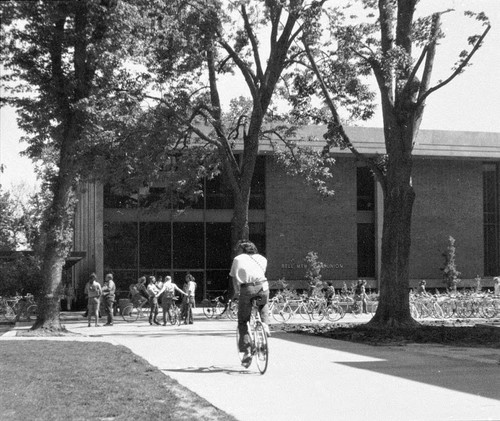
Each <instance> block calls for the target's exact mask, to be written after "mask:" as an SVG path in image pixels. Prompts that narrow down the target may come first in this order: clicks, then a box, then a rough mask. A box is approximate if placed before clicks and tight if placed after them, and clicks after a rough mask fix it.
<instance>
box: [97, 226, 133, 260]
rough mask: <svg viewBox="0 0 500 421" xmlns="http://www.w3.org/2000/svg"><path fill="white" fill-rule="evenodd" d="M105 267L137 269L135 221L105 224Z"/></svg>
mask: <svg viewBox="0 0 500 421" xmlns="http://www.w3.org/2000/svg"><path fill="white" fill-rule="evenodd" d="M104 267H105V268H109V269H137V224H136V223H135V222H107V223H105V224H104Z"/></svg>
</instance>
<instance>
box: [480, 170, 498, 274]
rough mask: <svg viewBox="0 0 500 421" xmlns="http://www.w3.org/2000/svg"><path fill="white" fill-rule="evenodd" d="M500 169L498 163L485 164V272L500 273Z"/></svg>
mask: <svg viewBox="0 0 500 421" xmlns="http://www.w3.org/2000/svg"><path fill="white" fill-rule="evenodd" d="M498 174H499V170H498V165H496V164H484V165H483V232H484V274H485V275H487V276H496V275H498V273H500V257H499V255H500V210H499V208H500V204H499V191H498V189H499V187H498V186H499V182H500V181H499V176H498Z"/></svg>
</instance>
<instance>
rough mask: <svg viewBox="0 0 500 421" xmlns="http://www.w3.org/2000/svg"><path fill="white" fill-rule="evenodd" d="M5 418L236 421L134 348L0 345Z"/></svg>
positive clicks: (0, 406)
mask: <svg viewBox="0 0 500 421" xmlns="http://www.w3.org/2000/svg"><path fill="white" fill-rule="evenodd" d="M0 356H1V357H0V390H1V392H0V419H1V420H3V421H7V420H134V419H144V420H200V419H203V420H231V421H232V420H234V418H233V417H232V416H230V415H228V414H226V413H224V412H222V411H220V410H218V409H217V408H215V407H213V406H212V405H211V404H210V403H208V402H207V401H206V400H204V399H202V398H200V397H199V396H198V395H196V394H194V393H193V392H191V391H189V390H188V389H186V388H184V387H182V386H181V385H180V384H179V383H178V382H177V381H175V380H173V379H171V378H170V377H167V376H165V375H164V374H163V373H161V372H160V371H159V370H158V369H156V368H155V367H153V366H151V365H150V364H149V363H147V362H146V361H145V360H143V359H142V358H140V357H138V356H136V355H135V354H133V353H132V352H131V351H130V350H129V349H128V348H125V347H123V346H114V345H111V344H109V343H104V342H56V341H48V340H27V341H1V342H0Z"/></svg>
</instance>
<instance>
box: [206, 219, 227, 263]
mask: <svg viewBox="0 0 500 421" xmlns="http://www.w3.org/2000/svg"><path fill="white" fill-rule="evenodd" d="M230 266H231V224H230V223H207V269H225V268H230ZM227 270H229V269H227Z"/></svg>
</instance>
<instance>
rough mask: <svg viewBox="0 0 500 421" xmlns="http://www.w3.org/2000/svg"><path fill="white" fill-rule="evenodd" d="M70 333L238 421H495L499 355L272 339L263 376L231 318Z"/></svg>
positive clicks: (499, 400)
mask: <svg viewBox="0 0 500 421" xmlns="http://www.w3.org/2000/svg"><path fill="white" fill-rule="evenodd" d="M80 320H81V321H80ZM358 320H359V319H358ZM66 327H67V328H68V329H69V330H71V331H73V332H77V333H80V334H82V335H85V336H86V338H87V339H88V340H104V341H110V342H112V343H115V344H120V345H124V346H126V347H128V348H130V349H131V350H132V351H133V352H134V353H136V354H138V355H140V356H142V357H143V358H145V359H146V360H147V361H149V362H150V363H151V364H153V365H155V366H156V367H158V368H159V369H160V370H161V371H162V372H164V373H165V374H166V375H168V376H170V377H173V378H175V379H176V380H178V381H179V382H180V383H181V384H182V385H184V386H186V387H187V388H189V389H190V390H192V391H194V392H196V393H197V394H198V395H200V396H202V397H204V398H205V399H207V400H208V401H209V402H211V403H212V404H213V405H215V406H216V407H218V408H220V409H222V410H224V411H226V412H228V413H230V414H232V415H234V416H235V417H236V418H237V419H239V420H241V421H246V420H248V421H254V420H256V419H262V420H266V419H273V421H281V420H287V421H293V420H307V419H314V420H328V421H331V420H343V421H345V420H347V421H357V420H363V421H367V420H371V421H377V420H384V421H391V420H397V421H401V420H500V364H499V359H500V355H499V354H500V352H499V351H498V350H493V349H471V348H469V349H467V350H464V349H460V348H455V349H454V348H450V347H443V346H407V347H374V346H369V345H360V344H354V343H350V342H344V341H337V340H330V339H325V338H319V337H311V336H305V335H296V334H289V333H284V332H275V333H274V334H273V337H272V338H270V363H269V368H268V371H267V372H266V373H265V375H260V374H259V373H258V371H257V369H256V367H255V366H254V365H252V366H251V367H250V369H248V370H245V369H243V368H242V367H241V366H240V365H239V360H238V357H237V354H236V343H235V335H234V331H235V327H236V323H235V322H234V321H230V320H206V319H204V317H203V315H201V314H197V315H196V318H195V323H194V324H193V325H187V326H186V325H181V326H179V327H172V326H166V327H163V326H150V325H149V324H148V323H147V321H140V322H135V323H125V322H121V321H118V322H117V323H115V326H113V327H99V328H95V327H91V328H88V327H87V323H86V321H85V320H84V319H82V318H77V320H73V321H68V322H67V324H66ZM1 339H8V337H5V336H3V337H2V338H1ZM19 339H20V338H19Z"/></svg>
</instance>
